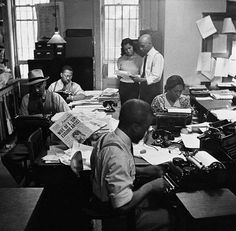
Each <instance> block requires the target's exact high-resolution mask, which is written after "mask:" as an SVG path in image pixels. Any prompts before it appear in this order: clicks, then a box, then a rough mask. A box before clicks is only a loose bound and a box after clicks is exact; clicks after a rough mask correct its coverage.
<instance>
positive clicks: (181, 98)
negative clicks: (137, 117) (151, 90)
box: [151, 75, 191, 113]
mask: <svg viewBox="0 0 236 231" xmlns="http://www.w3.org/2000/svg"><path fill="white" fill-rule="evenodd" d="M184 87H185V84H184V80H183V79H182V77H180V76H179V75H172V76H170V77H169V78H168V79H167V81H166V85H165V93H163V94H161V95H158V96H156V97H155V98H154V99H153V101H152V104H151V106H152V109H153V111H154V113H157V112H163V111H167V110H168V109H170V108H190V107H191V106H190V99H189V97H188V96H185V95H182V92H183V90H184Z"/></svg>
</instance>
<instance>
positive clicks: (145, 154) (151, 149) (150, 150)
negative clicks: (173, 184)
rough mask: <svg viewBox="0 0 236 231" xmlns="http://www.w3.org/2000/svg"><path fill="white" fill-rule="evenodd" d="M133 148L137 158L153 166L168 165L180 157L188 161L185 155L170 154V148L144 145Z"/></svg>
mask: <svg viewBox="0 0 236 231" xmlns="http://www.w3.org/2000/svg"><path fill="white" fill-rule="evenodd" d="M133 147H134V155H135V156H138V157H142V158H143V159H144V160H146V161H147V162H148V163H150V164H152V165H158V164H163V163H166V162H168V161H172V160H173V158H175V157H180V158H183V159H184V160H186V159H185V157H184V155H182V154H181V155H180V154H175V153H174V152H169V149H168V148H161V147H156V146H148V145H146V144H142V143H140V144H136V145H134V146H133ZM144 150H145V151H144ZM141 152H142V154H141Z"/></svg>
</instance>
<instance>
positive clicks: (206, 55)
mask: <svg viewBox="0 0 236 231" xmlns="http://www.w3.org/2000/svg"><path fill="white" fill-rule="evenodd" d="M210 70H211V52H201V53H200V54H199V56H198V62H197V71H210Z"/></svg>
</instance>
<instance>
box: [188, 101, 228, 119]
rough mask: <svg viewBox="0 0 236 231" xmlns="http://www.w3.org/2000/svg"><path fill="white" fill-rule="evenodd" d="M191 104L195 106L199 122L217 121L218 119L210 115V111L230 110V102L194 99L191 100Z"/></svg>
mask: <svg viewBox="0 0 236 231" xmlns="http://www.w3.org/2000/svg"><path fill="white" fill-rule="evenodd" d="M192 103H193V105H195V106H196V109H197V111H198V115H197V116H198V118H199V120H200V122H204V121H212V122H213V121H217V120H218V119H217V118H216V117H215V116H214V115H213V114H211V113H210V110H214V109H224V108H230V107H231V104H232V100H216V99H213V100H197V99H196V98H192Z"/></svg>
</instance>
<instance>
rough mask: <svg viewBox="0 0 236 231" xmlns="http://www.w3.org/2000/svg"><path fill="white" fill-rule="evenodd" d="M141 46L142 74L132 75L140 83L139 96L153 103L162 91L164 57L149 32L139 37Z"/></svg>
mask: <svg viewBox="0 0 236 231" xmlns="http://www.w3.org/2000/svg"><path fill="white" fill-rule="evenodd" d="M139 48H140V51H141V52H142V53H143V55H144V57H143V64H142V67H141V72H140V73H141V75H140V76H131V78H132V79H133V80H134V81H135V82H139V83H140V93H139V98H140V99H142V100H144V101H146V102H148V103H149V104H151V102H152V100H153V98H154V97H155V96H157V95H159V94H161V93H162V86H161V81H160V80H161V78H162V73H163V69H164V58H163V56H162V54H161V53H159V52H158V51H157V50H156V49H155V48H154V47H153V44H152V38H151V35H149V34H144V35H142V36H140V38H139Z"/></svg>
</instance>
